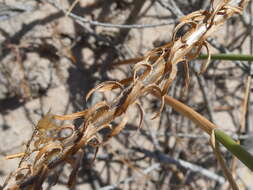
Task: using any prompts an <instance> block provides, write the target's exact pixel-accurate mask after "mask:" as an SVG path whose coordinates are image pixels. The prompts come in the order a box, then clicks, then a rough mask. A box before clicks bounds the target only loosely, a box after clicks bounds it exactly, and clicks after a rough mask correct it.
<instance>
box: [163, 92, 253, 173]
mask: <svg viewBox="0 0 253 190" xmlns="http://www.w3.org/2000/svg"><path fill="white" fill-rule="evenodd" d="M165 103H166V104H168V105H170V106H171V107H172V108H173V109H175V110H176V111H178V112H179V113H180V114H182V115H184V116H185V117H187V118H188V119H190V120H191V121H193V122H194V123H195V124H197V125H198V126H199V127H200V128H201V129H203V130H204V131H205V132H206V133H207V134H209V135H211V134H212V131H213V130H214V134H215V138H216V139H217V141H219V142H220V143H221V144H223V145H224V146H225V147H226V148H227V150H229V151H230V152H231V153H232V154H233V155H235V156H236V157H237V158H238V159H239V160H241V161H242V162H243V163H244V164H245V165H246V166H247V167H248V168H249V169H251V170H252V171H253V156H252V155H251V154H250V153H249V152H247V151H246V150H245V149H244V148H243V147H242V146H240V145H239V144H238V143H236V142H235V141H234V140H233V139H232V138H231V137H230V136H228V135H227V134H225V133H224V132H223V131H221V130H220V129H218V127H217V126H216V125H215V124H213V123H211V122H210V121H208V120H207V119H206V118H205V117H203V116H202V115H200V114H199V113H197V112H196V111H194V110H193V109H192V108H190V107H188V106H187V105H185V104H183V103H181V102H179V101H178V100H176V99H174V98H172V97H170V96H165Z"/></svg>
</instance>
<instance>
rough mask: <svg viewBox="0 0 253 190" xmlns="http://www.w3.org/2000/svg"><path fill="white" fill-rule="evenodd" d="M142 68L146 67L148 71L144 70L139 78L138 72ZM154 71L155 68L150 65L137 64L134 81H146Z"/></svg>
mask: <svg viewBox="0 0 253 190" xmlns="http://www.w3.org/2000/svg"><path fill="white" fill-rule="evenodd" d="M142 67H146V70H144V72H143V73H142V74H141V75H140V76H139V77H137V72H138V71H140V69H141V68H142ZM152 70H153V67H152V66H151V65H150V64H148V63H142V62H140V63H137V64H136V65H135V66H134V68H133V71H134V72H133V80H134V82H135V81H136V80H138V79H139V80H144V79H145V78H146V77H147V76H148V75H149V74H150V73H151V72H152Z"/></svg>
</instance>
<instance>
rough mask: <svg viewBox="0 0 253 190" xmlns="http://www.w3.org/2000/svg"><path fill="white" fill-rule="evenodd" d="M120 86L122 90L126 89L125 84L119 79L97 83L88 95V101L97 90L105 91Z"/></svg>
mask: <svg viewBox="0 0 253 190" xmlns="http://www.w3.org/2000/svg"><path fill="white" fill-rule="evenodd" d="M115 88H120V89H121V90H123V89H124V87H123V85H122V84H121V83H120V82H117V81H106V82H103V83H101V84H99V85H97V86H96V87H95V88H93V89H91V90H90V91H89V92H88V94H87V95H86V98H85V99H86V101H88V99H89V98H90V96H91V95H92V94H93V93H94V92H95V91H98V92H105V91H111V90H112V89H115Z"/></svg>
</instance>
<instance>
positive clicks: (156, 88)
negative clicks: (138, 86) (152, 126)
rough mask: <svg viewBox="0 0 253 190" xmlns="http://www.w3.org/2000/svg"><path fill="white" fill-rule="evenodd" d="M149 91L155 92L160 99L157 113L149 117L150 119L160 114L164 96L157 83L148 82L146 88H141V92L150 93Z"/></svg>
mask: <svg viewBox="0 0 253 190" xmlns="http://www.w3.org/2000/svg"><path fill="white" fill-rule="evenodd" d="M151 91H154V92H156V93H157V94H158V95H159V97H160V100H161V106H160V109H159V110H158V111H157V113H156V114H155V115H154V116H153V117H151V119H152V120H153V119H155V118H157V117H158V116H159V115H160V114H161V112H162V111H163V108H164V98H163V94H162V91H161V89H160V87H159V86H158V85H156V84H150V85H148V86H147V87H146V88H144V89H143V90H142V94H145V93H150V92H151Z"/></svg>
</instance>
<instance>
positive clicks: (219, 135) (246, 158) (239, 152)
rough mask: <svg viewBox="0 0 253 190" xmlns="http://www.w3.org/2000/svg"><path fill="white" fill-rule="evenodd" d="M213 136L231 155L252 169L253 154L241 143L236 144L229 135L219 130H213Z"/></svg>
mask: <svg viewBox="0 0 253 190" xmlns="http://www.w3.org/2000/svg"><path fill="white" fill-rule="evenodd" d="M214 134H215V138H216V139H217V140H218V141H219V142H220V143H221V144H223V145H224V146H225V147H226V148H227V149H228V150H229V151H230V152H231V153H232V154H233V155H235V156H236V157H237V158H238V159H239V160H240V161H242V162H243V163H244V164H245V165H246V166H247V167H248V168H249V169H250V170H251V171H253V156H252V155H251V154H250V153H249V152H248V151H246V150H245V149H244V148H243V147H242V146H241V145H239V144H237V143H236V142H235V141H234V140H233V139H232V138H231V137H230V136H228V135H227V134H225V133H224V132H222V131H221V130H218V129H215V130H214Z"/></svg>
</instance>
